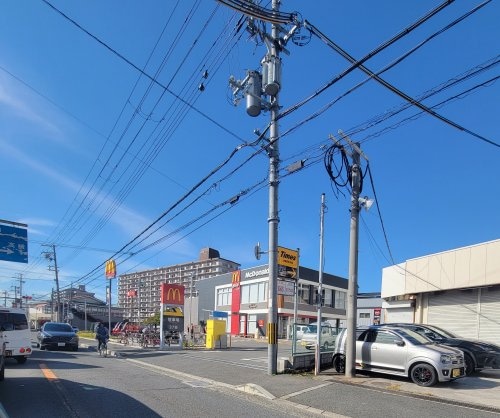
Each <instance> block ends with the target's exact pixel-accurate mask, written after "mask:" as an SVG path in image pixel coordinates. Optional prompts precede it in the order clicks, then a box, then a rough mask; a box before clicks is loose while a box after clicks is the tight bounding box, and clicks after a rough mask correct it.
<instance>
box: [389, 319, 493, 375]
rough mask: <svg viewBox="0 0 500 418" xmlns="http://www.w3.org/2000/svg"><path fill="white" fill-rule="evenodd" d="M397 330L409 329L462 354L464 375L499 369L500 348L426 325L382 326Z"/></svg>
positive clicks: (400, 324) (398, 324) (402, 324)
mask: <svg viewBox="0 0 500 418" xmlns="http://www.w3.org/2000/svg"><path fill="white" fill-rule="evenodd" d="M384 325H385V326H395V327H399V328H405V329H411V330H412V331H415V332H418V333H419V334H422V335H425V336H426V337H427V338H430V339H431V340H432V341H435V342H436V343H439V344H444V345H447V346H450V347H454V348H458V349H459V350H461V351H463V353H464V360H465V374H466V375H471V374H473V373H474V372H476V371H480V370H482V369H484V368H485V367H491V368H494V369H500V347H499V346H498V345H495V344H492V343H488V342H485V341H478V340H473V339H466V338H461V337H459V336H458V335H455V334H453V333H451V332H449V331H446V330H444V329H443V328H440V327H436V326H434V325H427V324H425V325H424V324H411V323H394V324H384Z"/></svg>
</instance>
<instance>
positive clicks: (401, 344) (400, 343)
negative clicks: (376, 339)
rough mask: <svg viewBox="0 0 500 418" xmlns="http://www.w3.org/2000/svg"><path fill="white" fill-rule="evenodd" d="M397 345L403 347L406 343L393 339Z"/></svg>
mask: <svg viewBox="0 0 500 418" xmlns="http://www.w3.org/2000/svg"><path fill="white" fill-rule="evenodd" d="M394 342H395V343H396V345H397V346H398V347H404V346H405V345H406V344H405V342H404V341H403V340H394Z"/></svg>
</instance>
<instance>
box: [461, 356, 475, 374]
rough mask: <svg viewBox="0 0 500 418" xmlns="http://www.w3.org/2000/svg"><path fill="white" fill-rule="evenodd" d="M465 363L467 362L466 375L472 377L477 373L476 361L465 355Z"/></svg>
mask: <svg viewBox="0 0 500 418" xmlns="http://www.w3.org/2000/svg"><path fill="white" fill-rule="evenodd" d="M464 362H465V375H466V376H470V375H471V374H474V372H475V371H476V366H475V364H474V359H473V358H472V356H471V355H470V354H467V353H464Z"/></svg>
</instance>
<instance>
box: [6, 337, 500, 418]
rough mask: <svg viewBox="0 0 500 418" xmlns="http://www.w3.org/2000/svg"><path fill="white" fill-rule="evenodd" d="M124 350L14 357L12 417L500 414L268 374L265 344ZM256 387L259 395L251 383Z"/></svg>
mask: <svg viewBox="0 0 500 418" xmlns="http://www.w3.org/2000/svg"><path fill="white" fill-rule="evenodd" d="M119 351H120V352H121V353H122V354H123V356H122V357H107V358H99V356H98V355H97V353H96V352H95V351H94V350H92V349H86V348H82V349H81V350H80V351H79V352H76V353H73V352H64V351H39V350H36V349H35V351H34V353H33V356H32V358H31V359H30V360H28V362H27V363H26V364H24V365H18V364H17V363H16V362H15V361H9V362H8V363H7V368H6V379H5V381H4V382H2V383H1V386H0V388H1V391H0V402H1V403H2V404H3V406H4V408H5V410H6V411H7V413H8V415H9V416H10V417H11V418H17V417H19V418H23V417H33V416H36V417H40V418H43V417H75V418H76V417H78V418H79V417H82V418H83V417H97V416H99V417H138V416H140V417H174V416H175V417H179V416H182V417H202V416H203V417H207V416H208V417H211V416H213V417H215V416H217V417H231V418H234V417H247V416H248V417H285V416H287V417H293V416H301V417H308V416H317V414H319V413H322V414H323V415H325V416H332V417H333V416H348V417H375V418H377V417H380V418H391V417H401V416H425V415H427V416H432V417H449V416H453V417H473V418H474V417H477V418H483V417H489V418H491V417H493V416H499V414H498V413H496V412H488V411H484V410H480V409H477V408H468V407H464V406H460V405H451V404H446V403H442V402H439V401H434V400H429V399H420V398H415V397H412V396H407V395H405V394H402V393H395V392H390V391H385V390H376V389H373V388H366V387H360V386H352V385H346V384H342V383H338V382H335V381H333V380H329V379H316V378H314V377H312V376H311V375H279V376H269V375H267V372H266V370H267V367H266V366H267V363H266V360H267V349H266V346H265V345H262V344H261V345H252V346H251V347H250V348H249V347H244V346H241V347H238V346H234V347H233V348H232V349H231V350H226V351H222V350H221V351H217V350H213V351H190V350H183V351H171V352H158V351H157V350H140V349H133V348H126V349H125V348H123V347H121V348H120V350H119ZM259 388H260V389H261V390H260V391H259V390H258V389H259ZM262 388H265V389H267V392H266V390H263V391H262ZM252 389H255V392H256V393H259V394H260V396H256V395H255V394H253V395H252V394H250V393H247V392H244V391H243V390H246V391H252ZM337 414H338V415H337Z"/></svg>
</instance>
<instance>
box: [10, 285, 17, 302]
mask: <svg viewBox="0 0 500 418" xmlns="http://www.w3.org/2000/svg"><path fill="white" fill-rule="evenodd" d="M11 289H12V290H14V303H16V304H17V289H19V287H18V286H11Z"/></svg>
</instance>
